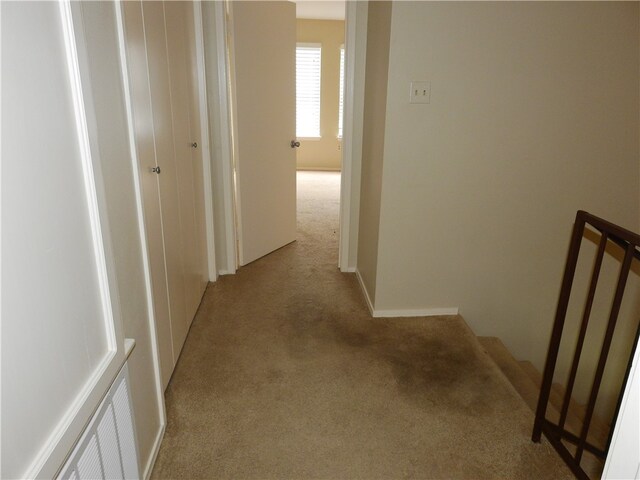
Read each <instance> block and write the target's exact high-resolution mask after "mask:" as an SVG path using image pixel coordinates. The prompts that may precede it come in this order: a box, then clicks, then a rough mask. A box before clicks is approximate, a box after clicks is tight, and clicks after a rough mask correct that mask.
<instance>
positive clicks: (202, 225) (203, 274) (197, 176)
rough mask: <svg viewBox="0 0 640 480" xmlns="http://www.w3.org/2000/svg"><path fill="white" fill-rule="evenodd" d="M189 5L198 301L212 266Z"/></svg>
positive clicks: (192, 27) (188, 4)
mask: <svg viewBox="0 0 640 480" xmlns="http://www.w3.org/2000/svg"><path fill="white" fill-rule="evenodd" d="M187 8H188V10H189V13H190V15H191V17H188V18H187V25H186V27H185V32H186V35H187V40H188V41H187V46H188V50H189V52H188V55H187V60H188V65H187V73H188V74H189V94H190V97H189V101H190V103H189V105H191V106H192V108H190V109H189V114H190V125H191V137H192V138H194V139H199V140H198V148H194V149H192V150H191V158H192V162H193V178H194V190H193V193H194V195H195V196H196V199H198V201H196V234H197V236H198V240H197V244H198V265H197V275H198V286H199V289H198V291H199V292H200V294H199V298H198V302H200V300H201V298H202V295H203V294H204V290H205V288H207V284H208V283H209V268H208V251H207V225H206V219H205V208H204V205H205V201H204V171H203V157H202V155H203V154H202V148H201V146H200V143H201V141H200V140H201V138H202V137H201V128H200V127H201V124H200V115H201V113H202V112H201V110H200V98H199V89H198V78H199V72H198V60H197V52H196V34H195V21H194V20H193V18H192V16H193V8H194V6H193V3H191V2H189V3H187Z"/></svg>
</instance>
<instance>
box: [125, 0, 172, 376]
mask: <svg viewBox="0 0 640 480" xmlns="http://www.w3.org/2000/svg"><path fill="white" fill-rule="evenodd" d="M122 8H123V12H124V18H125V22H124V26H125V29H124V30H125V37H126V43H127V64H128V69H129V88H130V94H131V103H132V110H133V123H134V125H133V128H134V132H135V136H136V138H135V140H136V153H137V156H138V166H139V171H140V176H139V178H140V184H141V188H142V197H143V198H142V201H143V204H144V217H145V218H144V223H145V229H146V233H147V235H146V236H147V252H148V255H149V270H150V273H151V286H152V292H151V293H152V295H153V311H154V318H155V323H156V335H157V338H158V356H159V360H160V374H161V376H162V385H163V387H164V388H167V385H168V384H169V379H170V378H171V373H172V372H173V367H174V365H175V361H174V356H173V340H172V337H171V314H170V313H169V294H168V292H167V271H166V268H165V263H164V241H163V233H162V215H161V211H160V185H159V182H158V180H159V175H158V174H156V173H154V172H153V171H152V169H154V168H156V167H157V166H158V165H157V164H156V155H155V144H154V135H153V112H152V109H151V98H150V95H149V72H148V70H147V51H146V47H145V38H144V23H143V19H142V4H141V3H140V2H123V3H122Z"/></svg>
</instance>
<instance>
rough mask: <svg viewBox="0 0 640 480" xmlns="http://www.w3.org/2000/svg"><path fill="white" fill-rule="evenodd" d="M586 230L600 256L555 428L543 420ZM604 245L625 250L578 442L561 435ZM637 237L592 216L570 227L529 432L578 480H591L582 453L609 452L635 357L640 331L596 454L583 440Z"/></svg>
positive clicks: (580, 214)
mask: <svg viewBox="0 0 640 480" xmlns="http://www.w3.org/2000/svg"><path fill="white" fill-rule="evenodd" d="M587 225H590V226H591V227H593V228H594V229H596V230H597V231H599V232H600V234H601V235H600V242H599V244H598V250H597V253H596V258H595V263H594V265H593V270H592V274H591V281H590V284H589V290H588V293H587V298H586V302H585V306H584V310H583V315H582V321H581V324H580V328H579V332H578V339H577V342H576V347H575V352H574V356H573V361H572V363H571V369H570V372H569V378H568V381H567V385H566V389H565V393H564V398H563V403H562V408H561V410H560V418H559V421H558V423H557V424H556V423H554V422H552V421H550V420H549V419H547V418H546V413H547V406H548V403H549V396H550V393H551V387H552V384H553V377H554V373H555V368H556V362H557V359H558V353H559V349H560V342H561V340H562V331H563V328H564V323H565V317H566V315H567V308H568V305H569V298H570V296H571V288H572V286H573V279H574V276H575V272H576V266H577V263H578V257H579V253H580V245H581V243H582V237H583V235H584V232H585V229H586V226H587ZM608 242H613V243H614V244H616V245H618V246H619V247H621V248H622V249H623V250H624V258H623V260H622V264H621V267H620V271H619V275H618V280H617V284H616V290H615V294H614V296H613V302H612V305H611V310H610V313H609V319H608V323H607V327H606V331H605V335H604V339H603V342H602V346H601V350H600V356H599V358H598V364H597V367H596V371H595V373H594V376H593V383H592V385H591V390H590V393H589V396H588V402H587V405H586V411H585V414H584V418H583V424H582V428H581V430H580V435H579V436H576V435H574V434H572V433H571V432H569V431H567V430H566V429H565V422H566V420H567V415H568V412H569V404H570V403H571V396H572V392H573V388H574V384H575V380H576V375H577V372H578V365H579V363H580V355H581V354H582V349H583V346H584V340H585V337H586V334H587V327H588V324H589V317H590V315H591V308H592V306H593V300H594V297H595V292H596V286H597V284H598V278H599V276H600V269H601V267H602V260H603V258H604V253H605V249H606V247H607V244H608ZM638 247H640V235H637V234H635V233H633V232H631V231H629V230H626V229H624V228H622V227H619V226H617V225H614V224H612V223H610V222H607V221H606V220H603V219H601V218H598V217H596V216H594V215H591V214H590V213H587V212H584V211H582V210H580V211H578V213H577V214H576V220H575V223H574V226H573V233H572V235H571V243H570V246H569V253H568V255H567V262H566V265H565V270H564V275H563V278H562V286H561V289H560V298H559V300H558V307H557V310H556V316H555V321H554V324H553V329H552V332H551V340H550V342H549V351H548V353H547V360H546V363H545V368H544V373H543V377H542V384H541V386H540V397H539V399H538V406H537V409H536V416H535V422H534V426H533V435H532V440H533V441H534V442H539V441H540V438H541V435H542V434H543V433H544V435H545V437H546V438H547V439H548V440H549V442H550V443H551V445H553V447H554V448H555V449H556V451H557V452H558V454H559V455H560V457H561V458H562V459H563V460H564V461H565V463H566V464H567V466H568V467H569V468H570V469H571V471H572V472H573V473H574V475H576V477H577V478H579V479H586V480H588V479H589V477H588V475H587V474H586V473H585V471H584V470H583V469H582V467H581V466H580V463H581V460H582V456H583V454H584V451H585V450H586V451H588V452H590V453H592V454H594V455H596V456H597V457H600V458H601V459H603V460H604V459H605V458H606V456H607V452H608V450H609V446H610V444H611V437H612V434H613V427H614V425H615V422H616V419H617V416H618V412H619V409H620V403H621V401H622V394H623V392H624V388H625V385H626V383H627V380H628V377H629V371H630V369H631V362H632V359H633V354H634V351H635V349H636V347H637V344H638V335H639V334H640V327H639V329H638V330H637V332H636V337H635V341H634V344H633V348H632V349H631V355H630V357H629V361H628V364H627V368H626V372H625V376H624V380H623V382H622V387H621V390H620V393H619V396H618V402H617V406H616V409H615V413H614V417H613V421H612V423H611V429H610V432H609V435H608V439H607V442H606V445H605V447H604V449H602V448H599V447H597V446H595V445H593V444H591V443H590V442H588V441H587V435H588V433H589V427H590V425H591V420H592V419H593V413H594V409H595V405H596V401H597V398H598V392H599V390H600V384H601V382H602V377H603V374H604V370H605V366H606V363H607V357H608V355H609V350H610V347H611V341H612V339H613V334H614V331H615V327H616V322H617V320H618V314H619V313H620V307H621V305H622V297H623V295H624V290H625V287H626V284H627V279H628V277H629V272H630V270H631V265H632V261H633V259H634V258H635V259H639V260H640V251H639V250H638ZM562 440H565V441H567V442H569V443H571V444H573V445H575V446H576V449H575V453H571V452H570V451H569V450H568V449H567V447H566V446H565V445H564V444H563V443H562Z"/></svg>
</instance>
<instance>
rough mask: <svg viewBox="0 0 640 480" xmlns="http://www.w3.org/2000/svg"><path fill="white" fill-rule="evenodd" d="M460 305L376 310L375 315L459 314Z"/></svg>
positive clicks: (383, 316)
mask: <svg viewBox="0 0 640 480" xmlns="http://www.w3.org/2000/svg"><path fill="white" fill-rule="evenodd" d="M459 311H460V309H459V308H458V307H450V308H417V309H394V310H374V311H373V316H374V317H376V318H386V317H439V316H447V315H458V313H459Z"/></svg>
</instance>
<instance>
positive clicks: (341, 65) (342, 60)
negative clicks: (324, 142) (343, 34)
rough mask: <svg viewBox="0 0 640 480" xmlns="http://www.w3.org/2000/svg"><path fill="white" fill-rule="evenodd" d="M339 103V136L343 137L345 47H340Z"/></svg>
mask: <svg viewBox="0 0 640 480" xmlns="http://www.w3.org/2000/svg"><path fill="white" fill-rule="evenodd" d="M339 102H340V103H339V105H338V138H342V116H343V105H344V47H340V100H339Z"/></svg>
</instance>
